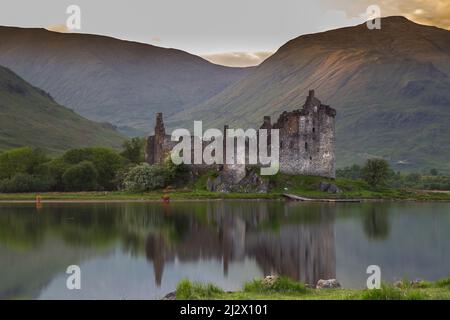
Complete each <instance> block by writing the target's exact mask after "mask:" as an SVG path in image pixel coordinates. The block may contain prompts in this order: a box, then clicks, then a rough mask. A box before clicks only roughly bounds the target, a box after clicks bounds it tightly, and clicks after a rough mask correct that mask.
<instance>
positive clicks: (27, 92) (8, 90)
mask: <svg viewBox="0 0 450 320" xmlns="http://www.w3.org/2000/svg"><path fill="white" fill-rule="evenodd" d="M123 140H124V138H123V136H122V135H121V134H119V133H118V132H117V131H115V129H114V128H113V127H112V126H111V125H110V124H100V123H96V122H92V121H89V120H86V119H84V118H82V117H81V116H79V115H77V114H75V113H74V112H73V111H71V110H69V109H67V108H65V107H62V106H60V105H58V104H57V103H56V102H55V101H54V100H53V99H52V97H50V96H49V95H48V94H46V93H45V92H44V91H42V90H40V89H38V88H35V87H33V86H31V85H30V84H28V83H27V82H25V81H24V80H23V79H21V78H19V77H18V76H17V75H16V74H14V73H13V72H12V71H10V70H9V69H7V68H4V67H0V151H1V150H6V149H10V148H16V147H20V146H31V147H39V148H43V149H45V150H47V151H49V152H51V153H57V152H61V151H63V150H67V149H69V148H74V147H81V146H106V147H113V148H118V147H120V145H121V143H122V141H123Z"/></svg>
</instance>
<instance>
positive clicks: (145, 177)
mask: <svg viewBox="0 0 450 320" xmlns="http://www.w3.org/2000/svg"><path fill="white" fill-rule="evenodd" d="M166 181H167V171H166V170H165V169H164V167H162V166H158V165H149V164H148V163H143V164H140V165H137V166H135V167H132V168H131V169H130V170H129V171H128V173H127V174H126V175H125V179H124V183H123V185H124V188H125V189H126V190H128V191H134V192H144V191H149V190H154V189H158V188H163V187H165V186H166Z"/></svg>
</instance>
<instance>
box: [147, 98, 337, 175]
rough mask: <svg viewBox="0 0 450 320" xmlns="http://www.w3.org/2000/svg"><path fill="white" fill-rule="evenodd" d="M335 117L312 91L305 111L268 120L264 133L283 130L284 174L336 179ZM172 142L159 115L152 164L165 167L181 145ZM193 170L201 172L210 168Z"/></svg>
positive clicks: (149, 158)
mask: <svg viewBox="0 0 450 320" xmlns="http://www.w3.org/2000/svg"><path fill="white" fill-rule="evenodd" d="M335 117H336V110H334V109H333V108H331V107H330V106H327V105H324V104H322V103H321V102H320V100H319V99H317V98H316V97H315V96H314V90H311V91H309V95H308V97H307V98H306V102H305V104H304V105H303V107H302V108H300V109H298V110H294V111H290V112H287V111H285V112H283V113H282V114H281V115H280V116H279V118H278V120H277V122H276V123H274V124H272V123H271V120H270V117H268V116H266V117H264V121H263V124H262V125H261V127H260V129H279V136H280V172H282V173H287V174H302V175H313V176H322V177H329V178H334V177H335ZM170 138H171V137H170V135H167V134H166V133H165V129H164V123H163V117H162V113H158V114H157V115H156V126H155V134H154V135H152V136H149V137H148V139H147V146H146V150H145V159H146V161H147V162H148V163H149V164H162V163H163V162H164V160H165V159H166V158H167V157H168V156H169V155H170V151H171V150H172V148H173V147H174V146H175V145H176V144H177V143H178V142H173V141H171V139H170ZM192 139H194V137H192ZM269 141H270V138H269ZM203 145H204V146H206V145H207V144H205V143H204V144H203ZM193 166H194V167H195V166H197V167H198V168H199V169H200V168H205V167H207V166H206V165H193ZM222 168H225V170H230V169H232V168H233V166H229V165H225V166H220V169H222ZM239 169H242V168H240V167H239ZM240 171H242V170H240Z"/></svg>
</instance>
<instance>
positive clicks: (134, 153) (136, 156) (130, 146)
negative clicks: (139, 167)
mask: <svg viewBox="0 0 450 320" xmlns="http://www.w3.org/2000/svg"><path fill="white" fill-rule="evenodd" d="M144 146H145V139H143V138H139V137H136V138H132V139H130V140H127V141H125V142H124V143H123V145H122V147H123V151H122V152H121V153H120V155H121V156H122V157H124V158H125V159H128V160H129V161H130V162H131V163H134V164H139V163H141V162H143V161H144Z"/></svg>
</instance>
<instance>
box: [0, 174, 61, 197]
mask: <svg viewBox="0 0 450 320" xmlns="http://www.w3.org/2000/svg"><path fill="white" fill-rule="evenodd" d="M53 185H54V180H52V179H51V178H50V177H47V176H32V175H29V174H27V173H18V174H16V175H15V176H14V177H12V178H11V179H4V180H2V181H0V192H4V193H18V192H45V191H50V190H51V188H52V187H53Z"/></svg>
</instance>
